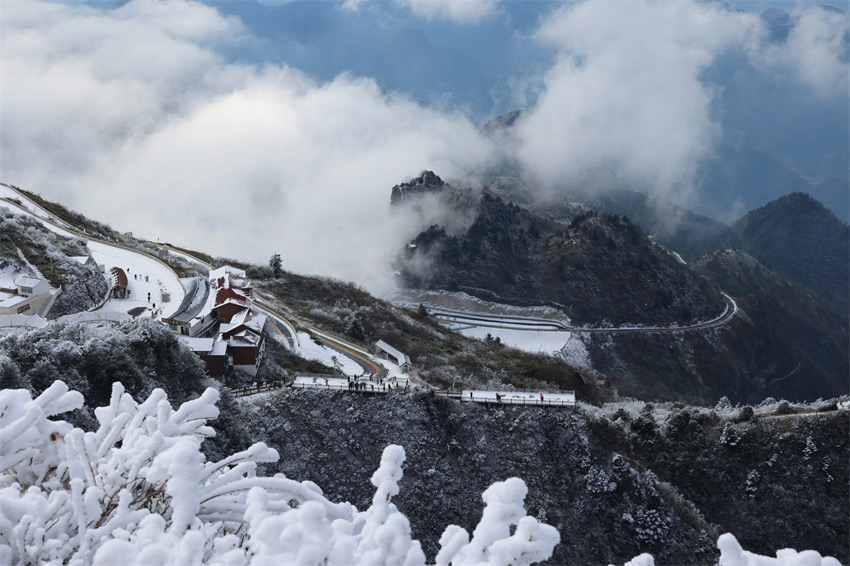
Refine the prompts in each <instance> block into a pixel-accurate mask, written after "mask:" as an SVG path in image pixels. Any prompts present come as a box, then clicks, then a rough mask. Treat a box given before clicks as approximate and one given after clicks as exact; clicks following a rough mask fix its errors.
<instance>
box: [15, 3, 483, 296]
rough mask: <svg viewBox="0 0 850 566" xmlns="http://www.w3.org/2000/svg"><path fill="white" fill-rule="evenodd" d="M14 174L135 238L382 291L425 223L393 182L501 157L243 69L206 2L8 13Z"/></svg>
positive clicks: (433, 120) (447, 120)
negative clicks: (229, 58) (277, 257)
mask: <svg viewBox="0 0 850 566" xmlns="http://www.w3.org/2000/svg"><path fill="white" fill-rule="evenodd" d="M4 11H5V12H4V24H3V25H4V30H3V32H4V33H3V38H2V42H3V44H2V47H3V51H4V61H3V66H2V73H3V84H4V90H3V98H2V101H0V103H1V104H2V111H3V128H2V135H3V138H2V149H3V161H2V172H0V177H2V179H3V180H4V181H6V182H11V183H13V184H17V185H20V186H22V187H24V188H29V189H32V190H35V191H38V192H40V193H42V194H44V195H45V196H46V197H47V198H51V199H56V200H60V201H62V202H65V203H68V204H69V205H70V206H72V207H73V208H77V209H79V210H80V211H82V212H84V213H86V214H89V215H90V216H93V217H95V218H97V219H100V220H104V221H107V222H110V223H111V224H113V225H114V226H115V227H116V228H120V229H122V230H134V231H135V232H136V233H137V234H143V235H147V236H149V237H159V238H161V239H163V240H172V241H175V242H180V243H182V244H184V245H186V246H189V247H194V248H197V249H201V250H204V251H208V252H210V253H213V254H221V255H229V256H234V257H238V258H243V259H246V260H251V261H260V262H262V261H265V260H266V259H267V258H268V257H269V256H270V255H271V254H272V253H274V252H280V253H281V254H282V255H283V257H284V261H285V264H286V267H288V268H289V269H294V270H296V271H301V272H310V273H321V274H325V275H333V276H338V277H342V278H345V279H348V280H353V281H357V282H360V283H364V284H371V285H372V288H375V287H376V286H377V285H378V284H379V283H380V278H381V277H382V276H384V275H385V267H386V266H385V264H382V262H383V260H384V259H386V258H387V257H391V256H392V255H394V254H395V253H396V251H397V250H398V249H399V248H400V247H401V246H402V245H403V243H404V241H406V239H407V238H409V237H412V235H413V233H412V232H413V231H415V230H416V229H417V227H416V226H414V225H412V224H410V223H409V222H408V221H407V219H404V218H398V217H396V216H394V215H392V214H391V213H390V211H389V192H390V188H391V187H392V186H393V185H394V184H396V183H398V182H399V181H401V180H403V179H404V178H405V177H408V176H410V175H412V174H416V173H418V172H419V171H421V170H423V169H426V168H433V169H435V170H438V171H439V172H440V174H442V175H452V174H462V173H464V172H466V171H468V170H469V169H471V168H473V167H474V166H475V164H476V163H479V162H481V161H483V160H485V158H486V147H485V146H484V144H483V142H482V141H481V140H480V138H479V136H478V133H477V130H476V128H475V127H474V126H473V125H472V124H470V123H469V122H468V121H466V120H465V119H463V118H460V117H458V116H453V115H445V114H440V113H437V112H436V111H431V110H428V109H425V108H422V107H420V106H419V105H417V104H415V103H413V102H411V101H409V100H407V99H405V98H403V97H400V96H386V95H384V94H382V93H381V92H380V90H379V88H378V87H377V86H376V84H375V83H374V82H373V81H371V80H367V79H356V78H353V77H346V76H342V77H339V78H337V79H336V80H334V81H333V82H331V83H329V84H325V85H317V84H315V83H314V82H312V81H311V80H309V79H307V78H306V77H304V76H303V75H302V74H301V73H299V72H298V71H295V70H292V69H288V68H285V67H284V68H281V67H273V66H269V67H265V68H255V67H250V66H242V65H233V64H228V63H226V62H225V61H224V60H223V59H222V58H220V57H219V56H218V55H217V54H216V52H215V48H214V47H215V44H216V42H217V41H219V40H218V39H217V38H218V37H224V38H226V40H227V41H234V40H238V39H239V36H240V34H242V33H243V30H242V28H241V26H240V25H239V24H238V22H235V21H231V20H227V19H224V18H222V17H221V16H220V15H218V13H217V12H215V11H214V10H211V9H209V8H207V7H204V6H201V5H199V4H194V3H188V2H149V1H138V0H137V1H136V2H131V3H129V4H127V5H126V6H124V7H122V8H119V9H117V10H114V11H99V10H94V9H91V8H86V7H73V8H72V7H68V6H57V5H54V4H47V3H36V2H33V3H15V4H9V5H6V6H4Z"/></svg>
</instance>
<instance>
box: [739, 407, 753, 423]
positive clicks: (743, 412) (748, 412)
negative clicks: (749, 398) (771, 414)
mask: <svg viewBox="0 0 850 566" xmlns="http://www.w3.org/2000/svg"><path fill="white" fill-rule="evenodd" d="M754 414H755V411H753V408H752V407H750V406H749V405H745V406H743V407H741V409H740V410H739V411H738V413H737V414H736V415H735V422H736V423H742V422H744V421H749V420H752V418H753V415H754Z"/></svg>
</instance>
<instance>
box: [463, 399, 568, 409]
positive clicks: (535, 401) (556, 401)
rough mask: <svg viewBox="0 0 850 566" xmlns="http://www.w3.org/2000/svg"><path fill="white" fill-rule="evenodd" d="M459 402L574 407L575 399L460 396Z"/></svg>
mask: <svg viewBox="0 0 850 566" xmlns="http://www.w3.org/2000/svg"><path fill="white" fill-rule="evenodd" d="M459 401H461V402H466V403H484V404H493V405H528V406H531V405H541V406H545V407H575V406H576V402H575V401H567V400H561V399H544V400H543V401H541V400H540V399H524V398H520V399H515V398H510V397H508V398H504V397H503V398H502V399H499V400H497V399H493V398H492V397H472V398H469V397H461V398H460V399H459Z"/></svg>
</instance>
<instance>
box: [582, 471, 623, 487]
mask: <svg viewBox="0 0 850 566" xmlns="http://www.w3.org/2000/svg"><path fill="white" fill-rule="evenodd" d="M584 485H585V487H586V488H587V491H589V492H590V493H594V494H600V493H607V492H609V491H614V490H615V489H617V482H615V481H614V480H612V479H611V478H610V477H609V476H608V474H606V473H605V470H600V469H599V468H597V467H595V466H594V467H591V468H590V470H589V471H588V472H587V474H585V476H584Z"/></svg>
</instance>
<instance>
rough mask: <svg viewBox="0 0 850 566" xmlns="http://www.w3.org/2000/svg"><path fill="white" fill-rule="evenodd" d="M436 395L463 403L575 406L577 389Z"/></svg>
mask: <svg viewBox="0 0 850 566" xmlns="http://www.w3.org/2000/svg"><path fill="white" fill-rule="evenodd" d="M435 394H436V395H439V396H441V397H448V398H450V399H457V400H458V401H460V402H462V403H495V404H500V405H529V406H531V405H542V406H548V407H575V404H576V394H575V391H490V390H479V389H464V390H463V391H460V392H458V391H436V392H435Z"/></svg>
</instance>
